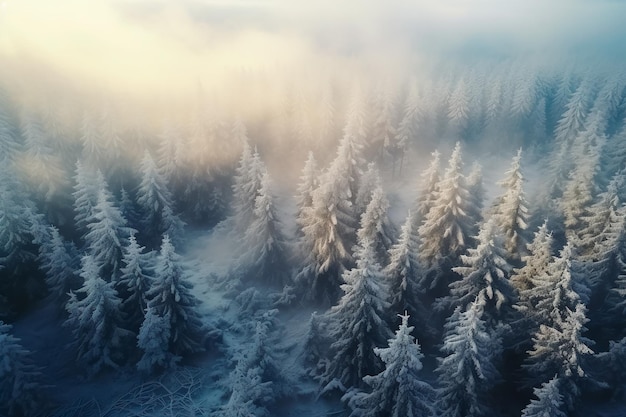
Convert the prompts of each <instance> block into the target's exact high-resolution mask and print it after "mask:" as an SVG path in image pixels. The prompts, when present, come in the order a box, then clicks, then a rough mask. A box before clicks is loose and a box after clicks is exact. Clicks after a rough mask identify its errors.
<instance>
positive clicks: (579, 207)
mask: <svg viewBox="0 0 626 417" xmlns="http://www.w3.org/2000/svg"><path fill="white" fill-rule="evenodd" d="M588 134H589V132H587V131H584V132H581V134H580V135H579V137H578V138H577V141H579V142H580V149H578V150H577V152H575V153H574V155H573V158H570V159H572V160H574V161H575V167H574V168H573V170H572V171H571V173H570V177H569V181H568V182H567V183H566V187H565V190H564V191H563V199H562V202H561V209H562V210H563V216H564V219H565V221H564V224H565V231H566V236H567V238H568V239H569V240H574V239H577V237H578V236H577V234H576V232H577V231H578V230H579V229H580V228H581V227H583V226H584V222H583V217H585V216H586V215H587V214H588V210H589V208H590V205H591V203H592V202H593V200H594V198H595V196H596V194H597V186H596V183H595V178H596V175H597V171H598V160H599V149H600V145H597V144H594V143H593V141H592V140H591V138H590V136H589V135H588Z"/></svg>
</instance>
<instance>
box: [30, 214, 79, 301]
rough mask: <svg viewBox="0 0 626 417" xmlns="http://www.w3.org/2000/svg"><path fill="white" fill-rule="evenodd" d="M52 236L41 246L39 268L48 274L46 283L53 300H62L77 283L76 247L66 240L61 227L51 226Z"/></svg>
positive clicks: (49, 229)
mask: <svg viewBox="0 0 626 417" xmlns="http://www.w3.org/2000/svg"><path fill="white" fill-rule="evenodd" d="M48 231H49V233H50V238H49V239H45V240H44V241H43V242H42V244H41V246H40V247H39V268H40V269H41V270H42V271H44V273H45V274H46V285H47V286H48V291H49V292H50V296H51V298H52V299H53V300H55V301H59V300H62V299H63V298H64V297H65V295H66V294H67V292H68V291H69V290H70V289H71V287H72V286H73V285H74V283H75V279H74V278H75V275H74V271H75V270H76V267H77V265H76V261H75V258H74V257H75V256H76V253H77V251H76V248H75V247H74V246H73V244H71V243H70V242H66V241H65V240H64V239H63V237H62V236H61V234H60V233H59V229H57V228H56V227H54V226H49V227H48Z"/></svg>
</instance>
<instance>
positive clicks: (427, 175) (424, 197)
mask: <svg viewBox="0 0 626 417" xmlns="http://www.w3.org/2000/svg"><path fill="white" fill-rule="evenodd" d="M439 157H440V154H439V151H435V152H433V153H432V159H431V160H430V164H429V165H428V168H426V170H425V171H424V172H423V173H422V181H421V185H420V189H419V195H418V198H417V201H416V202H415V209H414V210H413V212H414V213H415V221H416V225H417V226H419V225H420V224H421V222H422V221H423V220H424V219H425V218H426V215H428V212H429V211H430V209H431V208H432V206H433V204H434V202H435V200H436V199H437V194H438V192H439V182H440V180H441V178H440V175H439V165H440V163H439Z"/></svg>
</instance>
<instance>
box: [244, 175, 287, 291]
mask: <svg viewBox="0 0 626 417" xmlns="http://www.w3.org/2000/svg"><path fill="white" fill-rule="evenodd" d="M253 214H254V218H253V219H252V223H251V224H250V226H249V227H248V229H247V230H246V233H245V238H244V241H245V242H246V244H247V245H248V246H249V249H248V254H247V255H246V257H247V258H248V259H247V260H246V261H244V262H245V264H246V269H249V270H250V271H252V272H253V274H254V276H255V277H257V279H259V280H262V281H265V282H267V283H271V284H274V285H276V286H278V287H282V286H283V285H285V283H286V282H285V281H286V258H287V256H286V251H287V246H286V242H285V238H284V236H283V233H282V230H281V224H280V222H279V220H278V216H277V213H276V206H275V203H274V197H273V196H272V190H271V179H270V176H269V173H267V172H265V174H264V175H263V179H262V180H261V188H260V189H259V192H258V196H257V198H256V201H255V205H254V212H253Z"/></svg>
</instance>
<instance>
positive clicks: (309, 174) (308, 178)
mask: <svg viewBox="0 0 626 417" xmlns="http://www.w3.org/2000/svg"><path fill="white" fill-rule="evenodd" d="M319 175H320V173H319V169H318V167H317V161H316V160H315V156H314V155H313V152H309V154H308V156H307V159H306V162H305V163H304V168H302V176H301V177H300V184H298V190H297V196H296V207H297V210H298V213H297V215H296V223H297V224H298V226H299V227H303V226H304V225H305V224H306V210H307V209H310V207H311V206H312V205H313V191H314V190H315V189H316V188H317V187H319Z"/></svg>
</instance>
